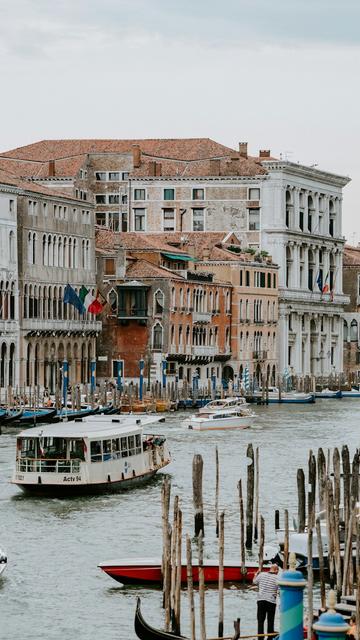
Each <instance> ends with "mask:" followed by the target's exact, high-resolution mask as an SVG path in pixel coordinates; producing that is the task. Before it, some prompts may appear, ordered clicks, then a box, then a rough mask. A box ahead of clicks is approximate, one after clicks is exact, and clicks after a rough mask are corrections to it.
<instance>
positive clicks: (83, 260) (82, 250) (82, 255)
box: [81, 240, 85, 269]
mask: <svg viewBox="0 0 360 640" xmlns="http://www.w3.org/2000/svg"><path fill="white" fill-rule="evenodd" d="M81 268H82V269H85V240H82V241H81Z"/></svg>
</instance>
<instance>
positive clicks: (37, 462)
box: [16, 458, 82, 473]
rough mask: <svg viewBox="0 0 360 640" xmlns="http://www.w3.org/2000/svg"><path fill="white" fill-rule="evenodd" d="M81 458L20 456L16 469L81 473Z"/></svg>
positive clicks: (28, 471)
mask: <svg viewBox="0 0 360 640" xmlns="http://www.w3.org/2000/svg"><path fill="white" fill-rule="evenodd" d="M81 462H82V461H81V460H80V459H78V458H74V459H73V460H66V459H61V458H60V459H59V458H54V459H52V458H18V459H17V461H16V471H17V472H19V473H34V472H35V473H79V472H80V465H81Z"/></svg>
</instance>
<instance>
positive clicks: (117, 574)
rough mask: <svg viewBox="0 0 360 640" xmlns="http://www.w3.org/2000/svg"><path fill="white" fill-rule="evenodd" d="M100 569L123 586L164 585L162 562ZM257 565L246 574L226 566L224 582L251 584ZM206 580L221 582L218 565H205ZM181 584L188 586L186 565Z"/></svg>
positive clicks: (196, 578) (105, 565) (196, 580)
mask: <svg viewBox="0 0 360 640" xmlns="http://www.w3.org/2000/svg"><path fill="white" fill-rule="evenodd" d="M99 567H100V569H101V570H102V571H104V573H106V574H107V575H108V576H110V577H111V578H113V579H114V580H116V581H117V582H120V583H121V584H153V585H156V584H157V585H161V584H162V571H161V562H159V561H154V562H153V563H151V562H150V563H146V564H145V563H144V564H143V565H137V564H131V563H130V562H129V564H125V563H124V564H123V563H121V564H116V563H115V562H114V563H113V564H111V563H101V564H100V565H99ZM258 568H259V567H258V566H257V565H254V566H253V565H247V566H246V568H245V573H244V574H242V573H241V567H240V565H236V564H235V565H226V564H225V565H224V581H225V582H232V583H234V582H247V583H251V582H252V581H253V579H254V577H255V574H256V572H257V571H258ZM269 568H270V565H269V566H268V567H267V566H264V567H263V570H264V571H266V570H268V569H269ZM204 580H205V582H206V584H211V583H218V581H219V566H218V564H216V563H213V564H211V563H209V562H207V563H206V564H205V565H204ZM181 582H182V583H183V584H186V582H187V567H186V564H182V566H181ZM193 582H194V584H198V583H199V569H198V567H197V566H193Z"/></svg>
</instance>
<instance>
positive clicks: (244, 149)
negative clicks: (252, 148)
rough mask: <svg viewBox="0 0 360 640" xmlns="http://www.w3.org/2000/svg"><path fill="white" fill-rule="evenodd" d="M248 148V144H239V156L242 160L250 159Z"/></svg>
mask: <svg viewBox="0 0 360 640" xmlns="http://www.w3.org/2000/svg"><path fill="white" fill-rule="evenodd" d="M247 147H248V143H247V142H239V156H240V158H247V157H248V151H247Z"/></svg>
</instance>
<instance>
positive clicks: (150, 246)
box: [95, 226, 188, 256]
mask: <svg viewBox="0 0 360 640" xmlns="http://www.w3.org/2000/svg"><path fill="white" fill-rule="evenodd" d="M95 238H96V246H97V247H99V248H103V249H113V248H114V247H121V248H123V249H128V250H138V251H142V250H143V251H154V250H156V251H161V252H166V253H174V247H173V246H171V245H170V244H168V243H167V242H166V238H165V237H164V234H151V233H147V234H143V233H138V232H135V231H132V232H127V233H125V232H115V231H110V230H109V229H104V228H103V227H99V226H97V227H96V228H95ZM176 253H179V254H181V255H185V256H186V255H188V253H187V252H186V251H184V250H182V249H176Z"/></svg>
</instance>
